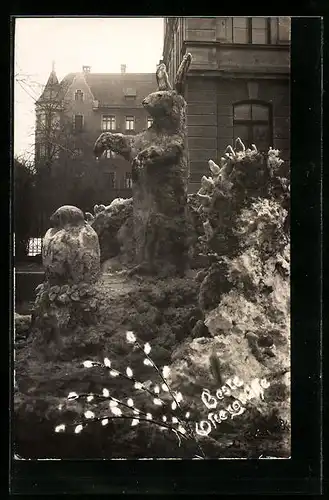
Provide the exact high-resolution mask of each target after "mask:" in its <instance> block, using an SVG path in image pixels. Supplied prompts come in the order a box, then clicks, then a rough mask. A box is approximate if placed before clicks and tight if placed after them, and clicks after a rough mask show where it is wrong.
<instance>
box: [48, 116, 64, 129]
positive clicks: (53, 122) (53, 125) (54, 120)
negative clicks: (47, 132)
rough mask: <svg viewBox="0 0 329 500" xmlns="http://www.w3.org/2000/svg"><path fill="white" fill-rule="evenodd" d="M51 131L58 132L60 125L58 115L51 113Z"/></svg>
mask: <svg viewBox="0 0 329 500" xmlns="http://www.w3.org/2000/svg"><path fill="white" fill-rule="evenodd" d="M50 121H51V128H52V130H58V129H59V128H60V124H61V117H60V114H59V113H55V112H54V113H52V114H51V117H50Z"/></svg>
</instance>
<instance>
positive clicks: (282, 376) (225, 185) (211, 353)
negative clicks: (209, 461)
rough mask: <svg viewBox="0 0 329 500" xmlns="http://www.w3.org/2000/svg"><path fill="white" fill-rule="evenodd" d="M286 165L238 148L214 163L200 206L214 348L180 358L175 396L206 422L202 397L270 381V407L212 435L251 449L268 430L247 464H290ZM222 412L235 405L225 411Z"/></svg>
mask: <svg viewBox="0 0 329 500" xmlns="http://www.w3.org/2000/svg"><path fill="white" fill-rule="evenodd" d="M281 164H282V160H280V158H279V155H278V151H276V150H273V149H270V150H269V152H268V154H267V155H263V154H261V153H259V152H258V151H257V149H256V147H253V149H251V150H250V149H247V150H246V149H245V147H244V145H243V144H242V142H241V141H240V140H239V139H237V141H236V145H235V148H234V149H233V148H232V147H231V146H229V147H228V148H227V150H226V154H225V156H224V157H223V158H222V160H221V166H218V165H216V164H215V163H214V162H213V161H212V160H210V161H209V167H210V171H211V176H210V177H208V178H207V177H203V178H202V181H201V189H200V190H199V192H198V197H199V199H200V204H201V211H200V213H201V215H202V218H203V226H204V242H205V244H206V246H207V248H208V253H209V254H211V255H212V256H213V257H214V259H215V262H214V263H213V264H212V265H211V266H210V267H209V268H208V269H206V270H205V271H204V272H203V273H202V275H201V276H200V278H199V281H200V282H201V285H200V292H199V305H200V307H201V309H202V310H203V312H204V325H205V327H207V331H208V332H209V334H210V336H211V337H213V338H204V339H201V338H199V339H195V340H193V342H190V341H186V342H185V344H184V345H182V346H180V347H179V348H177V350H176V352H175V353H174V354H173V358H174V359H175V361H174V363H173V365H172V375H171V382H172V384H173V387H174V388H178V387H179V390H181V391H182V392H183V393H184V391H185V392H186V393H189V394H190V404H191V405H192V406H193V407H194V409H195V411H198V412H202V411H203V412H204V415H205V417H204V418H205V419H207V409H206V408H205V407H204V405H203V404H202V402H201V399H199V401H197V402H196V395H197V394H198V392H199V398H201V394H202V391H203V389H204V388H205V389H208V390H211V391H214V393H216V390H217V389H218V388H219V387H220V386H222V385H223V384H225V383H226V381H227V380H230V379H231V380H232V379H234V377H238V379H240V380H242V381H243V383H244V387H247V388H248V390H249V389H250V387H251V385H252V384H254V383H256V382H255V380H257V381H261V380H265V381H266V387H268V388H267V389H266V391H265V393H264V395H263V397H261V398H260V397H252V398H250V400H247V401H246V402H245V410H244V413H243V414H242V415H240V416H239V417H237V418H236V419H230V421H229V422H226V423H225V424H224V425H221V426H217V428H215V427H214V426H212V434H211V436H210V437H214V438H215V440H216V439H220V436H221V435H222V432H223V431H224V432H225V431H227V432H234V433H235V432H236V431H237V430H238V429H240V430H241V436H239V437H238V438H237V440H235V441H236V443H237V442H239V440H240V441H241V442H243V441H244V440H245V439H246V435H247V434H246V435H245V433H244V432H242V430H243V429H246V431H245V432H247V429H248V432H251V434H252V432H253V431H251V429H253V428H254V427H255V426H256V427H255V429H256V428H257V425H258V427H259V428H262V432H263V434H264V433H265V434H264V435H263V437H262V438H259V439H258V441H257V439H256V441H255V442H254V447H255V450H256V451H254V452H252V451H251V450H249V451H248V450H247V451H246V453H247V454H248V453H249V455H250V453H255V455H257V453H259V455H260V454H261V453H265V455H269V454H270V455H272V456H289V454H290V432H289V428H290V235H289V193H290V188H289V183H288V181H287V179H285V178H282V177H281V176H280V167H281ZM214 360H215V361H214ZM214 366H216V370H214ZM251 393H252V391H251ZM224 403H225V404H226V405H229V404H230V403H232V397H231V396H230V397H227V398H224V400H223V401H220V402H218V401H217V404H218V407H221V404H224ZM224 406H225V405H224ZM207 425H208V424H207ZM206 427H207V426H206ZM207 429H208V427H207ZM234 429H236V431H234ZM255 432H256V430H255ZM256 434H257V433H256ZM264 436H265V437H264ZM271 436H272V437H271ZM273 436H275V437H273ZM254 437H255V436H254ZM256 437H257V436H256ZM272 438H273V442H272V443H270V442H269V439H272ZM261 439H263V441H261ZM257 443H258V444H259V443H260V444H261V446H260V447H259V446H257ZM241 446H242V445H241Z"/></svg>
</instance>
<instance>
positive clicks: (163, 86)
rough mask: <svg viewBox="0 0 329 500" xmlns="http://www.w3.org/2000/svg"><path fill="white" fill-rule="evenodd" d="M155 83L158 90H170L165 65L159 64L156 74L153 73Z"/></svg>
mask: <svg viewBox="0 0 329 500" xmlns="http://www.w3.org/2000/svg"><path fill="white" fill-rule="evenodd" d="M155 76H156V79H157V83H158V90H171V89H172V87H171V85H170V83H169V78H168V74H167V69H166V65H165V64H163V63H161V64H159V66H158V68H157V70H156V73H155Z"/></svg>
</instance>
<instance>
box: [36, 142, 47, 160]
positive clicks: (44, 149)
mask: <svg viewBox="0 0 329 500" xmlns="http://www.w3.org/2000/svg"><path fill="white" fill-rule="evenodd" d="M38 149H39V157H40V158H45V157H46V156H47V147H46V144H38Z"/></svg>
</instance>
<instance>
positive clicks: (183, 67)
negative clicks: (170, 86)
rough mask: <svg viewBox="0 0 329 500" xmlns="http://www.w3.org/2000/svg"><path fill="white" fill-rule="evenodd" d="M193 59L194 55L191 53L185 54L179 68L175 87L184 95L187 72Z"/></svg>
mask: <svg viewBox="0 0 329 500" xmlns="http://www.w3.org/2000/svg"><path fill="white" fill-rule="evenodd" d="M191 61H192V55H191V54H190V53H187V54H185V56H184V57H183V60H182V62H181V64H180V66H179V68H178V70H177V74H176V78H175V84H174V88H175V90H176V91H177V92H178V94H181V95H182V96H184V90H185V80H186V74H187V72H188V69H189V67H190V64H191Z"/></svg>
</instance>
